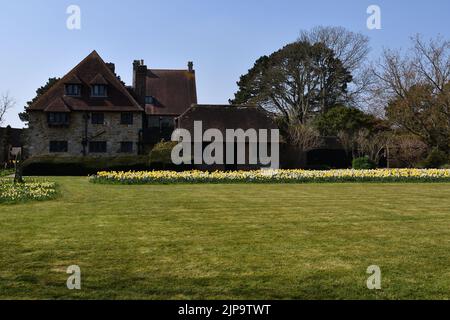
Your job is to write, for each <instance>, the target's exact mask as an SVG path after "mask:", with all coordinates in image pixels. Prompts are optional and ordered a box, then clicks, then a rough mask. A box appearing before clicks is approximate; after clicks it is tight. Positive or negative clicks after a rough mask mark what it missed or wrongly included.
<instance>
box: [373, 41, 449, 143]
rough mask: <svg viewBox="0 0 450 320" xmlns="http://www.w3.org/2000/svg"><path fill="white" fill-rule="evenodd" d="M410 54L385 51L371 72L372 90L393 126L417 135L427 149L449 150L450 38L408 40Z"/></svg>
mask: <svg viewBox="0 0 450 320" xmlns="http://www.w3.org/2000/svg"><path fill="white" fill-rule="evenodd" d="M411 41H412V48H411V50H410V53H409V54H402V52H400V51H393V50H385V52H384V53H383V57H382V60H381V62H380V63H379V64H378V66H376V68H375V69H374V71H373V73H374V74H375V76H376V77H377V78H378V79H379V81H378V84H377V86H376V88H375V90H374V94H375V97H376V99H377V100H378V101H379V103H380V105H383V106H385V107H386V109H385V111H386V116H387V118H388V119H389V120H390V121H391V122H392V124H393V125H394V126H396V127H399V128H401V129H403V130H406V131H408V132H410V133H412V134H414V135H416V136H417V137H420V139H422V141H424V142H425V143H426V144H427V145H428V147H429V148H432V147H435V146H437V147H439V148H440V149H441V150H444V151H448V150H450V143H449V141H450V41H448V40H444V39H442V38H440V37H438V38H436V39H431V40H429V41H428V42H425V41H424V40H422V38H421V37H420V36H418V35H417V36H415V37H413V38H412V39H411Z"/></svg>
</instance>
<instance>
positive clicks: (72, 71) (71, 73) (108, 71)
mask: <svg viewBox="0 0 450 320" xmlns="http://www.w3.org/2000/svg"><path fill="white" fill-rule="evenodd" d="M90 58H95V59H98V60H99V61H100V62H101V65H102V66H103V69H104V70H105V72H106V74H109V76H110V77H112V78H113V81H115V83H116V87H117V88H118V89H119V90H120V91H121V92H122V93H123V94H124V95H125V96H126V97H127V98H128V99H130V101H131V103H132V105H133V106H134V107H137V108H139V110H141V111H143V109H142V107H141V105H140V104H139V103H138V102H137V101H136V99H134V97H133V96H132V95H131V93H130V92H129V91H128V90H127V88H126V87H125V85H123V84H122V83H121V82H120V81H119V79H117V75H116V74H114V72H112V70H111V69H110V68H108V66H107V65H106V63H105V61H104V60H103V59H102V57H101V56H100V55H99V54H98V52H97V51H96V50H93V51H92V52H91V53H90V54H88V55H87V56H86V57H85V58H84V59H83V60H81V61H80V62H79V63H77V65H76V66H75V67H73V68H72V69H70V71H69V72H67V73H66V74H65V75H64V76H63V77H62V78H61V79H59V80H58V81H57V82H56V83H55V84H54V85H53V86H52V87H51V88H50V89H49V90H48V91H47V92H45V93H44V94H43V95H41V96H40V97H39V98H38V99H37V100H36V101H35V102H34V103H33V104H32V105H31V106H30V107H29V108H30V109H32V108H33V106H34V105H36V104H39V103H40V102H41V101H42V100H43V99H47V97H48V96H50V95H51V94H52V93H53V92H54V91H55V90H57V89H58V85H59V84H60V83H61V82H62V83H64V82H65V81H67V80H68V79H70V78H72V77H73V76H77V75H76V74H75V71H76V70H77V69H78V68H79V67H80V66H81V65H82V64H84V63H85V62H86V61H87V60H88V59H90Z"/></svg>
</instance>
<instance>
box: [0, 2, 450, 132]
mask: <svg viewBox="0 0 450 320" xmlns="http://www.w3.org/2000/svg"><path fill="white" fill-rule="evenodd" d="M72 4H74V5H78V6H79V7H80V9H81V29H80V30H69V29H68V28H67V27H66V20H67V18H68V17H69V15H68V14H67V13H66V9H67V7H68V6H69V5H72ZM372 4H374V5H378V6H379V7H380V9H381V24H382V25H381V27H382V29H381V30H369V29H368V28H367V26H366V20H367V18H368V16H369V15H368V14H367V13H366V10H367V7H368V6H369V5H372ZM449 14H450V1H448V0H432V1H406V0H395V1H392V0H389V1H381V0H371V1H366V0H346V1H344V0H342V1H335V0H314V1H312V0H309V1H301V0H271V1H269V0H160V1H156V0H154V1H150V0H148V1H144V0H128V1H119V0H114V1H112V0H70V1H66V0H41V1H34V0H28V1H25V0H14V1H13V0H8V1H6V0H0V92H5V91H9V93H10V95H11V96H12V97H13V98H14V99H15V100H16V106H15V108H14V109H13V110H10V111H9V113H8V116H7V119H6V123H5V124H10V125H12V126H13V127H22V126H23V124H22V123H21V122H20V120H19V118H18V116H17V113H18V112H19V111H21V110H22V109H23V106H24V105H25V102H26V101H28V100H30V99H31V98H33V97H34V95H35V90H36V89H37V88H38V87H39V86H41V85H43V84H44V83H45V82H46V80H47V79H48V78H49V77H52V76H58V77H61V76H63V75H64V74H65V73H66V72H67V71H69V70H70V69H71V68H72V67H74V66H75V65H76V64H77V63H78V62H79V61H80V60H81V59H83V58H84V57H85V56H86V55H88V54H89V53H90V52H91V51H92V50H94V49H95V50H97V51H98V52H99V54H100V55H101V56H102V57H103V59H104V60H105V61H107V62H114V63H115V64H116V70H117V73H118V74H119V75H120V76H121V77H122V79H123V80H124V81H125V82H126V83H127V84H131V78H132V67H131V64H132V61H133V60H134V59H144V60H145V63H146V64H147V65H148V66H149V67H150V68H174V69H177V68H186V65H187V61H188V60H192V61H194V66H195V69H196V74H197V91H198V99H199V103H227V101H228V99H229V98H231V97H233V93H234V92H235V91H236V88H237V87H236V81H237V80H238V79H239V76H240V75H241V74H243V73H245V72H246V71H247V70H248V69H249V68H250V67H251V66H252V65H253V63H254V61H255V59H257V58H258V57H260V56H261V55H264V54H270V53H271V52H273V51H275V50H277V49H279V48H281V47H282V46H283V45H285V44H287V43H289V42H292V41H294V40H296V38H297V37H298V35H299V32H300V30H302V29H310V28H311V27H314V26H317V25H325V26H328V25H330V26H343V27H345V28H347V29H349V30H352V31H356V32H361V33H363V34H366V35H368V36H369V37H370V39H371V47H372V52H371V58H372V59H376V58H377V57H378V56H379V54H380V52H381V50H382V49H383V48H384V47H387V48H407V47H408V42H409V37H410V36H411V35H413V34H416V33H421V34H423V35H424V36H425V37H434V36H436V35H438V34H441V35H443V36H444V37H445V38H450V28H449V27H450V22H449V19H448V15H449Z"/></svg>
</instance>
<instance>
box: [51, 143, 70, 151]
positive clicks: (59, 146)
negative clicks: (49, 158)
mask: <svg viewBox="0 0 450 320" xmlns="http://www.w3.org/2000/svg"><path fill="white" fill-rule="evenodd" d="M67 150H68V147H67V141H50V152H67Z"/></svg>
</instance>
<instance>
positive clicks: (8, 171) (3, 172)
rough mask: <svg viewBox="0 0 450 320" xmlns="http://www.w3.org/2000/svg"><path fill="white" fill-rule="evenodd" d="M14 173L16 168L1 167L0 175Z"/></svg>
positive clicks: (4, 175)
mask: <svg viewBox="0 0 450 320" xmlns="http://www.w3.org/2000/svg"><path fill="white" fill-rule="evenodd" d="M13 173H14V169H0V177H6V176H9V175H11V174H13Z"/></svg>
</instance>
